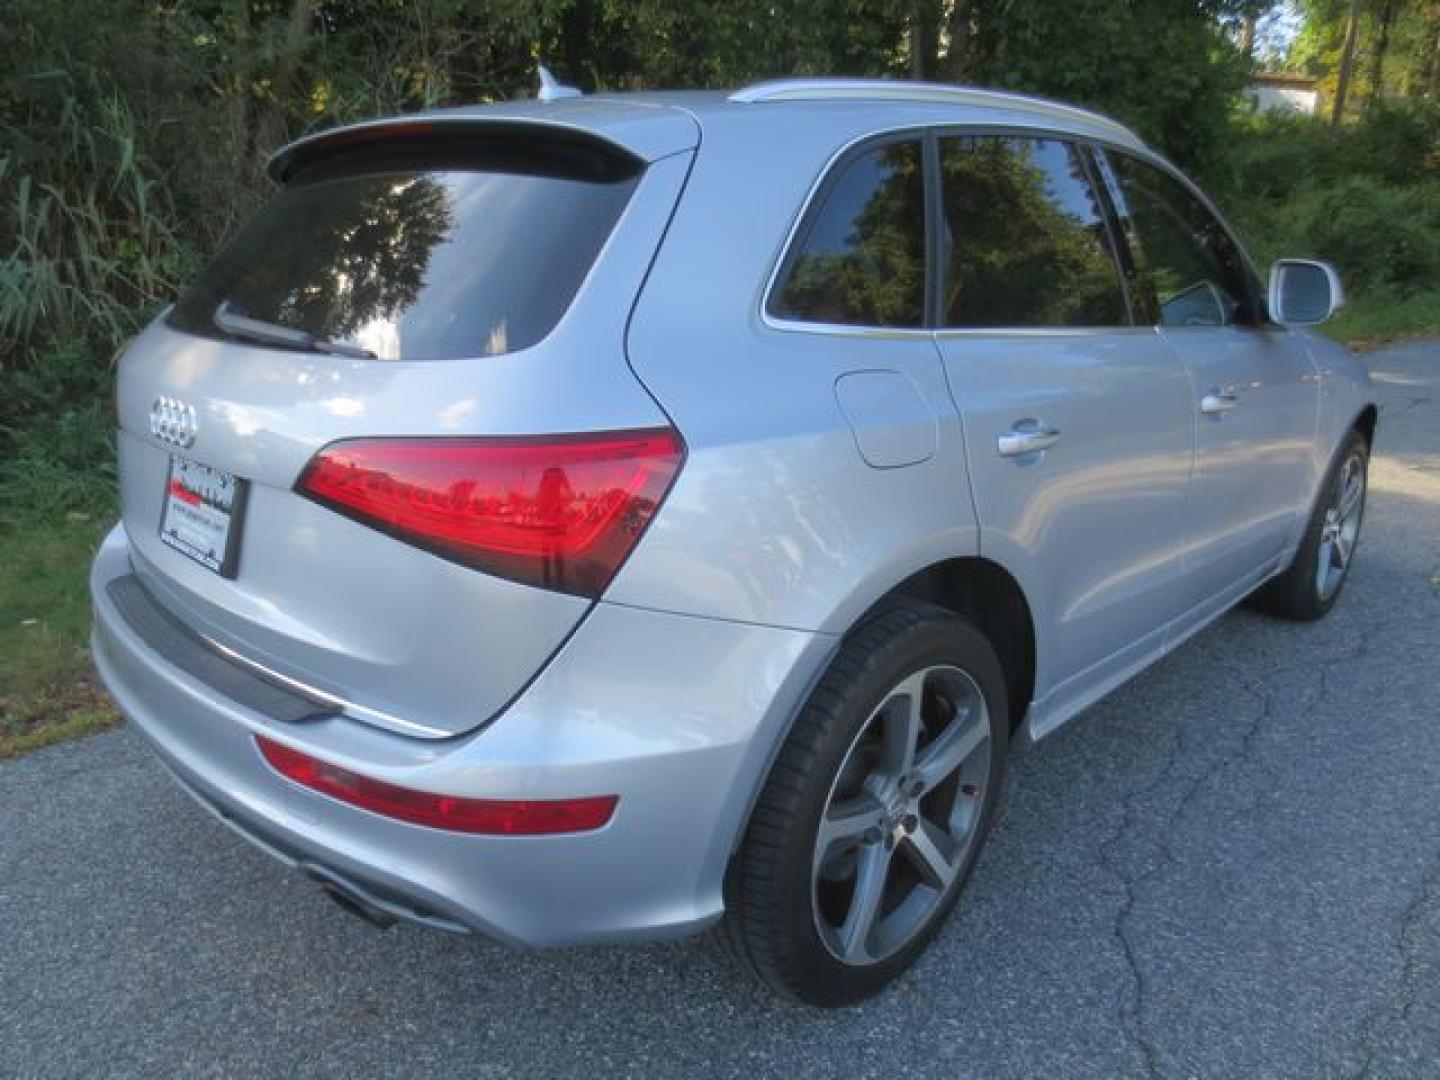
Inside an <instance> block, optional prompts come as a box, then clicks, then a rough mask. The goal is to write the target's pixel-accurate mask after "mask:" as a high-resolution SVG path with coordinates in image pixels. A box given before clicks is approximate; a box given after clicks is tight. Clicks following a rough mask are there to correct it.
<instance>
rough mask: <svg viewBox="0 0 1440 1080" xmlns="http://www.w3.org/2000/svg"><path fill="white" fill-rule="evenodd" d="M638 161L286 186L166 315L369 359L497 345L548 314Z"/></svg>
mask: <svg viewBox="0 0 1440 1080" xmlns="http://www.w3.org/2000/svg"><path fill="white" fill-rule="evenodd" d="M637 182H638V176H637V175H636V174H635V173H634V172H633V171H631V172H629V174H628V175H624V176H619V177H616V176H601V177H594V176H579V177H577V176H573V175H568V176H567V175H549V174H546V173H543V172H539V173H537V172H535V171H528V170H526V169H525V168H524V167H523V166H522V167H521V168H519V169H517V170H515V171H507V170H505V169H495V168H491V167H488V166H487V167H486V168H485V169H483V170H477V169H454V168H443V169H431V170H421V169H409V170H407V169H404V168H395V167H388V168H385V169H384V170H383V171H373V172H367V173H365V174H363V175H339V176H336V175H330V176H325V175H323V174H322V176H321V177H320V178H318V179H314V180H310V181H308V182H307V181H305V180H304V179H303V178H302V180H301V181H300V182H298V183H296V184H295V185H293V186H291V187H288V188H285V189H284V190H282V191H281V192H280V193H279V194H277V195H276V196H275V197H274V198H273V199H271V200H270V202H269V203H268V204H266V205H265V206H264V207H263V208H262V209H261V210H260V212H259V213H258V214H257V215H256V216H255V218H254V219H253V220H252V221H251V222H250V223H249V224H248V225H247V226H246V227H245V228H244V229H243V230H241V232H240V233H239V235H237V236H236V237H235V239H234V240H233V241H232V242H231V243H230V245H229V246H228V247H227V248H226V249H225V250H224V251H223V252H222V253H221V255H220V257H219V258H217V259H216V260H215V262H214V263H213V264H211V266H210V267H209V268H208V269H207V270H206V271H205V272H204V274H202V275H201V277H200V280H199V281H198V282H196V284H195V285H194V287H193V288H191V289H190V291H189V292H188V293H187V294H186V295H185V296H184V297H183V298H182V299H181V300H180V302H179V303H178V304H176V305H175V307H174V309H173V310H172V311H171V314H170V317H169V323H170V325H171V326H173V327H175V328H176V329H179V330H184V331H187V332H189V333H193V334H199V335H202V336H205V337H211V338H222V339H243V340H249V341H255V342H259V343H261V344H266V345H272V346H276V347H280V348H299V349H313V350H319V351H330V352H339V353H343V354H345V355H356V356H373V357H374V358H376V359H381V360H447V359H452V358H456V357H473V356H496V355H499V354H501V353H507V352H514V351H516V350H517V349H523V348H526V347H527V346H530V345H534V344H535V343H536V342H537V341H539V340H540V339H541V338H543V337H545V335H546V334H548V333H549V332H550V331H551V330H552V329H553V328H554V326H555V324H556V323H557V322H559V320H560V317H561V316H562V315H563V314H564V313H565V310H566V308H568V307H569V305H570V302H571V300H572V299H573V298H574V296H575V292H576V290H577V289H578V288H579V287H580V283H581V281H583V280H584V278H585V275H586V273H587V272H588V271H589V269H590V266H591V264H592V263H594V261H595V257H596V255H597V254H598V253H599V251H600V248H601V247H602V246H603V245H604V243H605V240H606V238H607V237H608V236H609V235H610V232H611V230H612V229H613V228H614V226H615V222H616V220H617V219H618V218H619V216H620V213H621V211H622V210H624V208H625V205H626V203H627V202H628V201H629V199H630V195H631V193H632V192H633V191H634V189H635V185H636V183H637Z"/></svg>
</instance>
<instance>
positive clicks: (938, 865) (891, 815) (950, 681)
mask: <svg viewBox="0 0 1440 1080" xmlns="http://www.w3.org/2000/svg"><path fill="white" fill-rule="evenodd" d="M989 754H990V714H989V711H988V710H987V709H986V707H985V698H984V695H983V694H982V693H981V691H980V688H979V686H977V685H976V683H975V680H974V679H973V678H972V677H971V676H970V675H968V674H966V673H965V672H964V671H962V670H961V669H959V668H957V667H953V666H950V665H937V666H932V667H927V668H924V669H922V670H920V671H916V672H914V673H912V674H910V675H907V676H906V677H905V678H904V679H902V680H901V681H900V682H899V683H897V684H896V685H895V686H894V687H893V688H892V689H891V690H890V692H889V693H888V694H886V695H885V697H884V700H882V701H881V702H880V704H879V705H878V706H877V707H876V708H875V710H874V712H872V713H871V715H870V717H869V718H868V719H867V721H866V722H865V724H864V726H863V727H861V729H860V731H859V733H858V734H857V735H856V737H855V740H854V742H853V743H852V744H851V746H850V749H849V751H848V752H847V753H846V755H845V760H844V762H843V763H842V765H841V767H840V771H839V773H838V775H837V776H836V777H835V782H834V784H833V785H832V786H831V789H830V793H829V796H828V798H827V799H826V804H825V810H824V813H823V814H822V816H821V818H820V824H819V827H818V829H817V835H816V840H815V856H814V860H813V864H812V880H813V883H814V885H813V887H814V905H815V924H816V927H817V928H818V930H819V932H820V937H821V940H822V941H823V942H824V943H825V946H826V948H828V949H829V950H830V952H831V953H832V954H833V955H834V956H835V957H836V958H837V959H839V960H841V961H843V962H845V963H847V964H868V963H873V962H875V961H876V960H881V959H884V958H885V957H887V956H890V955H892V954H893V953H894V952H895V951H896V950H898V949H899V948H901V947H902V946H903V945H905V944H906V942H908V941H910V940H911V939H912V938H913V937H914V936H915V935H916V934H917V933H918V932H919V931H920V930H921V929H922V928H923V927H924V926H925V925H926V923H927V921H928V919H929V916H930V915H931V913H932V912H933V910H934V908H935V907H936V905H938V904H939V903H940V901H941V899H942V898H943V897H944V896H945V893H946V890H947V889H948V888H949V886H950V883H951V882H952V881H954V879H955V876H956V874H957V873H958V872H959V869H960V866H961V865H962V862H963V859H964V856H965V853H966V850H967V848H968V847H969V845H970V844H971V843H972V842H973V841H974V839H975V825H976V823H977V822H978V820H979V816H980V807H981V806H982V805H983V802H984V798H985V789H986V778H987V777H988V775H989Z"/></svg>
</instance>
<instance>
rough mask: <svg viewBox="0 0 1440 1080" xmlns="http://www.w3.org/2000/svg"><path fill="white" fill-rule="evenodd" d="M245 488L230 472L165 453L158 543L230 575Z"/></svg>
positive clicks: (234, 563)
mask: <svg viewBox="0 0 1440 1080" xmlns="http://www.w3.org/2000/svg"><path fill="white" fill-rule="evenodd" d="M248 492H249V485H248V483H247V482H246V481H245V480H244V479H242V478H241V477H238V476H236V475H235V474H234V473H228V472H226V471H225V470H224V469H217V468H215V467H214V466H211V465H202V464H201V463H200V462H198V461H191V460H189V459H188V458H183V457H181V456H180V455H178V454H171V455H170V468H169V469H168V470H167V472H166V475H165V495H164V501H163V503H162V505H161V510H160V541H161V543H164V544H167V545H169V546H170V547H172V548H174V549H175V550H176V551H178V552H180V554H182V555H184V556H186V557H187V558H190V559H193V560H194V561H195V562H197V563H199V564H200V565H201V566H203V567H205V568H206V569H207V570H211V571H214V572H215V573H217V574H219V575H220V576H221V577H223V578H231V579H233V578H234V577H235V574H236V571H237V570H238V568H239V562H240V532H241V526H242V524H243V521H244V517H245V496H246V495H247V493H248ZM227 501H228V505H227Z"/></svg>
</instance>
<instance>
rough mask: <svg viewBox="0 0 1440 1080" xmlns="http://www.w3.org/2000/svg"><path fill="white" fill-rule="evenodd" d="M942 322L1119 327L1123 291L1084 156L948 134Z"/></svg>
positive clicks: (1044, 145)
mask: <svg viewBox="0 0 1440 1080" xmlns="http://www.w3.org/2000/svg"><path fill="white" fill-rule="evenodd" d="M940 171H941V175H942V178H943V181H944V191H943V196H942V198H943V202H944V207H945V225H946V229H947V237H948V248H949V255H948V257H947V258H946V259H945V278H944V282H945V284H944V298H943V303H942V304H941V313H942V321H943V324H944V325H945V326H960V327H984V326H1119V325H1124V324H1126V323H1128V322H1129V321H1130V320H1129V314H1128V312H1127V309H1126V306H1125V292H1124V288H1123V286H1122V285H1121V280H1120V272H1119V268H1118V266H1117V265H1116V262H1115V258H1114V252H1113V250H1112V248H1111V246H1110V237H1109V234H1108V232H1107V230H1106V226H1105V215H1104V213H1103V211H1102V210H1101V206H1100V203H1099V202H1098V200H1097V197H1096V193H1095V191H1094V189H1093V188H1092V186H1091V184H1090V181H1089V178H1088V176H1087V174H1086V171H1085V165H1084V162H1083V161H1082V160H1081V158H1080V154H1079V152H1078V151H1077V150H1076V148H1075V147H1074V146H1072V145H1070V144H1069V143H1065V142H1061V141H1059V140H1054V139H1024V138H1009V137H1000V136H992V135H984V136H964V137H960V138H947V139H943V140H941V143H940Z"/></svg>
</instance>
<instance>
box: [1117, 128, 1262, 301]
mask: <svg viewBox="0 0 1440 1080" xmlns="http://www.w3.org/2000/svg"><path fill="white" fill-rule="evenodd" d="M1105 156H1106V158H1108V169H1107V170H1106V171H1107V181H1108V182H1109V183H1111V184H1112V187H1113V188H1118V194H1117V199H1116V202H1117V204H1118V209H1119V211H1120V214H1121V216H1122V218H1123V219H1124V221H1125V224H1126V229H1127V232H1128V233H1129V235H1130V237H1131V242H1132V244H1133V245H1135V246H1136V247H1138V251H1137V255H1138V257H1139V258H1138V261H1139V262H1140V264H1141V270H1142V275H1141V276H1142V279H1143V280H1144V281H1145V282H1146V285H1147V288H1148V289H1149V290H1151V291H1153V293H1154V299H1155V302H1156V304H1157V305H1158V310H1159V322H1160V325H1162V326H1225V325H1228V324H1230V323H1234V322H1248V321H1250V319H1251V315H1250V311H1249V307H1250V299H1249V298H1250V287H1249V270H1248V269H1247V268H1246V266H1245V262H1244V259H1243V258H1242V257H1241V255H1240V252H1239V250H1238V249H1237V248H1236V247H1235V244H1234V242H1233V241H1232V240H1231V239H1230V236H1229V234H1228V233H1226V231H1225V229H1224V227H1223V226H1222V225H1221V224H1220V222H1219V221H1217V220H1216V218H1215V215H1214V214H1212V213H1210V211H1209V210H1207V209H1206V208H1205V205H1204V204H1203V203H1202V202H1201V201H1200V200H1199V199H1197V198H1195V196H1194V195H1192V194H1191V193H1190V191H1189V190H1188V189H1187V188H1186V187H1185V185H1184V184H1181V183H1180V182H1179V181H1178V180H1176V179H1175V178H1174V177H1171V176H1169V175H1167V174H1166V173H1163V172H1161V171H1160V170H1159V169H1157V168H1155V167H1154V166H1151V165H1147V164H1146V163H1145V162H1143V161H1139V160H1137V159H1135V158H1132V157H1130V156H1129V155H1127V154H1117V153H1109V154H1107V155H1105ZM1101 164H1102V168H1104V167H1105V162H1104V161H1102V163H1101Z"/></svg>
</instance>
